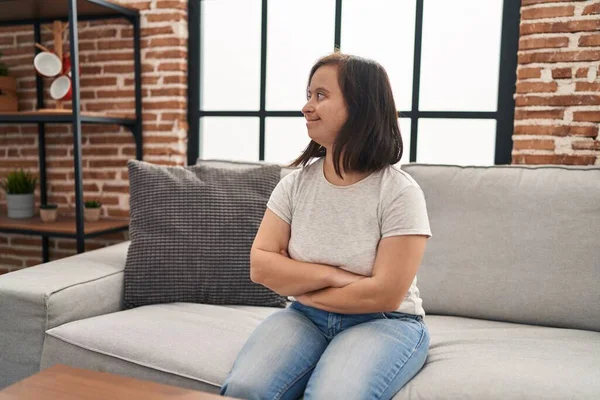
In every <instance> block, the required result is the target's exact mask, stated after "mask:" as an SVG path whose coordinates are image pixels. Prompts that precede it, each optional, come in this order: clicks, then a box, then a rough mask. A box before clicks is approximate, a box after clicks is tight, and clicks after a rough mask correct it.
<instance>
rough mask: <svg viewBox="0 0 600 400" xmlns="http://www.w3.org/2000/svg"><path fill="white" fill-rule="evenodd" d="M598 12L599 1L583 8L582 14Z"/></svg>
mask: <svg viewBox="0 0 600 400" xmlns="http://www.w3.org/2000/svg"><path fill="white" fill-rule="evenodd" d="M594 14H600V3H593V4H590V5H589V6H586V7H585V8H584V9H583V15H594Z"/></svg>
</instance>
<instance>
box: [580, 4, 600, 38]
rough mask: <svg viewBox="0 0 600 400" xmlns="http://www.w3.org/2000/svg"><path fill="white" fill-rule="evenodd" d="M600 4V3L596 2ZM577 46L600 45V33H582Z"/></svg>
mask: <svg viewBox="0 0 600 400" xmlns="http://www.w3.org/2000/svg"><path fill="white" fill-rule="evenodd" d="M598 4H600V3H598ZM579 46H580V47H583V46H600V34H596V35H582V36H581V37H580V38H579Z"/></svg>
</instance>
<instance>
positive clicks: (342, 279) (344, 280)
mask: <svg viewBox="0 0 600 400" xmlns="http://www.w3.org/2000/svg"><path fill="white" fill-rule="evenodd" d="M365 278H366V276H364V275H358V274H353V273H352V272H348V271H345V270H343V269H338V270H337V271H336V273H335V274H334V276H333V284H332V285H331V287H334V288H342V287H344V286H348V285H349V284H351V283H354V282H358V281H360V280H362V279H365Z"/></svg>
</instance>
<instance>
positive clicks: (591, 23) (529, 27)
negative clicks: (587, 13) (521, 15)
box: [520, 20, 600, 36]
mask: <svg viewBox="0 0 600 400" xmlns="http://www.w3.org/2000/svg"><path fill="white" fill-rule="evenodd" d="M598 30H600V20H579V21H567V22H534V23H526V24H521V27H520V33H521V36H524V35H531V34H533V33H564V32H596V31H598Z"/></svg>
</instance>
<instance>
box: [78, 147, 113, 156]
mask: <svg viewBox="0 0 600 400" xmlns="http://www.w3.org/2000/svg"><path fill="white" fill-rule="evenodd" d="M82 154H83V156H84V157H87V156H116V155H118V154H119V148H118V147H86V148H84V149H82Z"/></svg>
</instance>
